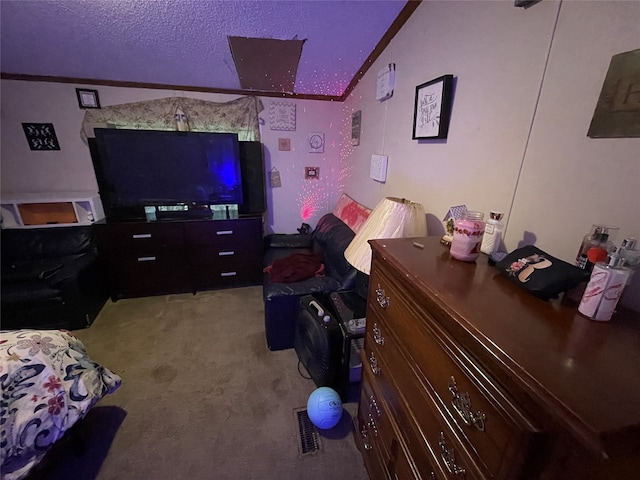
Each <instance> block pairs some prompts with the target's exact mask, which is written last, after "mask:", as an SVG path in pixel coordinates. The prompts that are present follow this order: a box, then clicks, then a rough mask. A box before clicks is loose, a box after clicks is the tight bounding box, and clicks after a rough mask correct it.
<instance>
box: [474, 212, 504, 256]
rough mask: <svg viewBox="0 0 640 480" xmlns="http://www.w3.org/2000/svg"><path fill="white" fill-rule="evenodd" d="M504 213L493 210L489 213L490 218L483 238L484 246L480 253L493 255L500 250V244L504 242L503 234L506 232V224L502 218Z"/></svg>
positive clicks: (481, 247)
mask: <svg viewBox="0 0 640 480" xmlns="http://www.w3.org/2000/svg"><path fill="white" fill-rule="evenodd" d="M503 216H504V213H502V212H497V211H495V210H491V212H489V218H488V219H487V223H486V224H485V227H484V235H483V236H482V245H481V246H480V251H481V252H482V253H486V254H487V255H491V254H492V253H494V252H496V251H497V250H498V248H500V242H501V241H502V232H503V231H504V224H503V223H502V217H503Z"/></svg>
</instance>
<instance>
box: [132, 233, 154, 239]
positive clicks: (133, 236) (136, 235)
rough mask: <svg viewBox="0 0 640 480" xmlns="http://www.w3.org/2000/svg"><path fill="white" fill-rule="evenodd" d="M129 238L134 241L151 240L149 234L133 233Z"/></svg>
mask: <svg viewBox="0 0 640 480" xmlns="http://www.w3.org/2000/svg"><path fill="white" fill-rule="evenodd" d="M131 237H132V238H134V239H139V238H151V234H150V233H134V234H133V235H131Z"/></svg>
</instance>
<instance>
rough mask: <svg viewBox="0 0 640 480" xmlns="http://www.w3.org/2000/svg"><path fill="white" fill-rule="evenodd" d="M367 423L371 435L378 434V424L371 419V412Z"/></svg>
mask: <svg viewBox="0 0 640 480" xmlns="http://www.w3.org/2000/svg"><path fill="white" fill-rule="evenodd" d="M367 425H369V428H370V429H371V431H372V432H373V436H374V437H377V436H378V426H377V425H376V421H375V420H374V419H373V414H372V413H369V421H368V422H367Z"/></svg>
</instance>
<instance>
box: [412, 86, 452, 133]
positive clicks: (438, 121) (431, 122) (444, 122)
mask: <svg viewBox="0 0 640 480" xmlns="http://www.w3.org/2000/svg"><path fill="white" fill-rule="evenodd" d="M452 87H453V75H443V76H442V77H438V78H436V79H434V80H431V81H430V82H426V83H423V84H422V85H418V86H417V87H416V99H415V105H414V110H413V139H414V140H419V139H423V138H447V134H448V133H449V119H450V117H451V90H452Z"/></svg>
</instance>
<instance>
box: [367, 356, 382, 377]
mask: <svg viewBox="0 0 640 480" xmlns="http://www.w3.org/2000/svg"><path fill="white" fill-rule="evenodd" d="M369 367H371V371H372V372H373V374H374V375H380V373H381V372H382V369H381V368H380V367H379V366H378V360H377V359H376V357H375V355H374V354H373V352H371V356H370V357H369Z"/></svg>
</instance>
